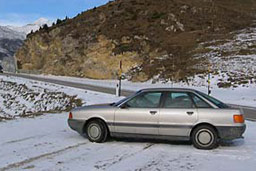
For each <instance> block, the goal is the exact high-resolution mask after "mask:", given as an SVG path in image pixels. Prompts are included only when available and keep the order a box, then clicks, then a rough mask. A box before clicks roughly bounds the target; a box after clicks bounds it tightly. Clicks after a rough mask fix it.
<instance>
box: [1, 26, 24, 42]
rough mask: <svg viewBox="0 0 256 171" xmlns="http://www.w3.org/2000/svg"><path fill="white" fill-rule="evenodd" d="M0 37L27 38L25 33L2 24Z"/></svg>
mask: <svg viewBox="0 0 256 171" xmlns="http://www.w3.org/2000/svg"><path fill="white" fill-rule="evenodd" d="M0 39H21V40H23V39H25V35H24V34H23V33H20V32H18V31H15V30H13V29H10V28H9V27H6V26H0Z"/></svg>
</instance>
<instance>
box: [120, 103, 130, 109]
mask: <svg viewBox="0 0 256 171" xmlns="http://www.w3.org/2000/svg"><path fill="white" fill-rule="evenodd" d="M127 108H128V106H127V105H126V103H125V104H122V106H120V109H127Z"/></svg>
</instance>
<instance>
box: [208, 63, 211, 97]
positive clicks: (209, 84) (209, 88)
mask: <svg viewBox="0 0 256 171" xmlns="http://www.w3.org/2000/svg"><path fill="white" fill-rule="evenodd" d="M208 95H209V96H210V95H211V68H210V65H209V67H208Z"/></svg>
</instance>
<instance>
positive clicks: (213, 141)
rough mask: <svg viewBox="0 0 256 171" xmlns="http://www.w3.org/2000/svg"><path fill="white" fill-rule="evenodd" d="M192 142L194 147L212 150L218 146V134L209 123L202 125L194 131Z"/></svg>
mask: <svg viewBox="0 0 256 171" xmlns="http://www.w3.org/2000/svg"><path fill="white" fill-rule="evenodd" d="M191 139H192V143H193V145H194V147H196V148H198V149H203V150H211V149H214V148H216V147H217V146H218V134H217V132H216V130H215V129H214V128H213V127H211V126H209V125H201V126H198V127H197V128H195V129H194V130H193V132H192V136H191Z"/></svg>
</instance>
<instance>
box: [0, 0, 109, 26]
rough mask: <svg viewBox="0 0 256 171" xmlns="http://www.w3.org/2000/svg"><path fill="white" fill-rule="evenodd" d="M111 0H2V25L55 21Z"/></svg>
mask: <svg viewBox="0 0 256 171" xmlns="http://www.w3.org/2000/svg"><path fill="white" fill-rule="evenodd" d="M108 1H109V0H0V25H13V26H22V25H25V24H29V23H33V22H34V21H36V20H37V19H39V18H47V19H49V20H51V21H55V20H56V19H57V18H60V19H63V18H65V17H66V16H68V17H70V18H71V17H74V16H76V15H77V14H78V13H80V12H82V11H85V10H87V9H91V8H93V7H95V6H96V7H97V6H100V5H103V4H106V3H107V2H108Z"/></svg>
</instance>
